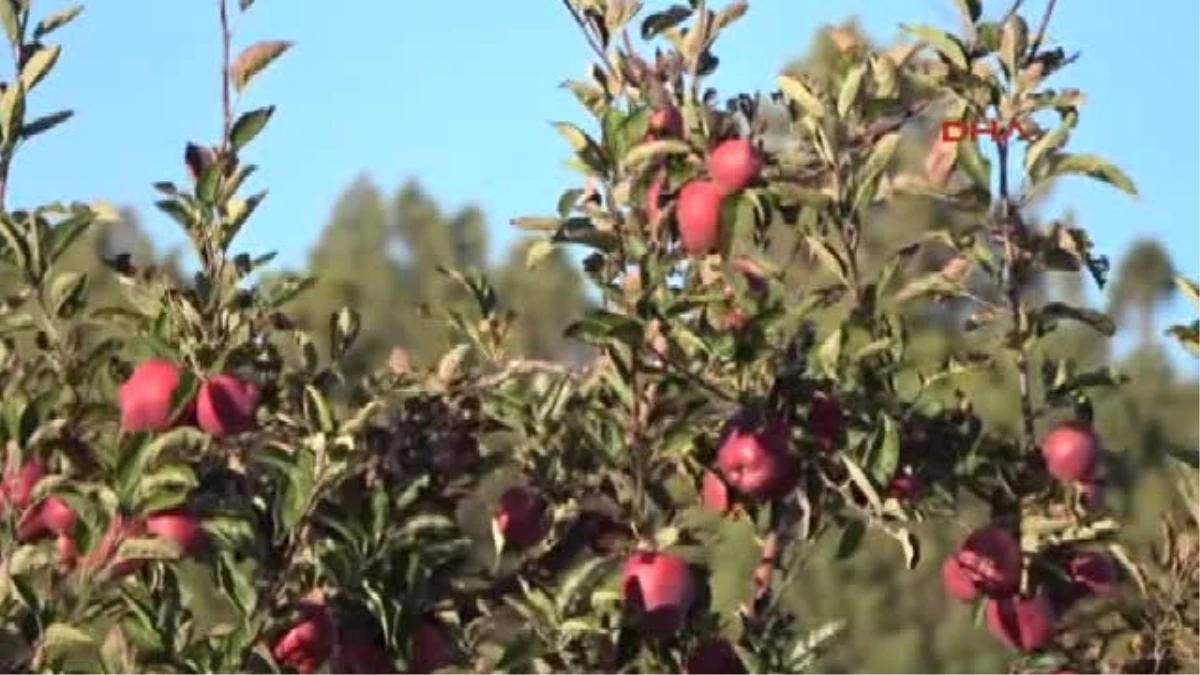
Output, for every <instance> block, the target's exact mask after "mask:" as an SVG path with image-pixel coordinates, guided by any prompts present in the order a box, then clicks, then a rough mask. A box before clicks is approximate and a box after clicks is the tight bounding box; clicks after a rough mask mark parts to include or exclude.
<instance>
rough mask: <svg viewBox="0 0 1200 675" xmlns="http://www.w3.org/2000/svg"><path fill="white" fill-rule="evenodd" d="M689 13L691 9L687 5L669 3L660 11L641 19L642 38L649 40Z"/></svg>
mask: <svg viewBox="0 0 1200 675" xmlns="http://www.w3.org/2000/svg"><path fill="white" fill-rule="evenodd" d="M691 15H692V10H691V8H689V7H688V6H687V5H671V6H670V7H668V8H666V9H665V10H663V11H661V12H654V13H653V14H650V15H649V16H647V17H646V18H645V19H644V20H643V21H642V28H641V33H642V39H643V40H649V39H651V38H653V37H654V36H656V35H658V34H659V33H661V32H663V31H665V30H668V29H671V28H674V27H675V26H678V25H679V24H681V23H683V22H684V21H686V20H687V18H688V17H690V16H691Z"/></svg>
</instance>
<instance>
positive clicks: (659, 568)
mask: <svg viewBox="0 0 1200 675" xmlns="http://www.w3.org/2000/svg"><path fill="white" fill-rule="evenodd" d="M621 587H622V588H623V589H624V594H625V602H626V604H627V605H629V606H631V607H632V608H634V610H635V611H638V612H642V613H644V619H645V625H646V627H647V628H649V629H650V630H652V631H662V632H670V631H674V630H676V629H678V628H679V627H680V626H681V625H682V624H683V621H684V619H685V618H686V617H687V613H688V610H690V609H691V606H692V601H693V600H694V599H695V595H696V588H695V580H694V579H693V578H692V570H691V569H690V568H689V567H688V564H687V562H686V561H685V560H684V559H683V558H680V557H679V556H676V555H672V554H670V553H662V552H659V551H635V552H634V553H633V554H632V555H630V556H629V558H628V559H627V560H626V561H625V567H624V570H623V573H622V575H621Z"/></svg>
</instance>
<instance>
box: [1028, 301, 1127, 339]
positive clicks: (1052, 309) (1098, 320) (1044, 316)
mask: <svg viewBox="0 0 1200 675" xmlns="http://www.w3.org/2000/svg"><path fill="white" fill-rule="evenodd" d="M1036 315H1037V317H1038V319H1040V320H1042V321H1053V320H1055V319H1073V320H1075V321H1078V322H1080V323H1084V324H1087V325H1088V326H1091V327H1092V328H1094V329H1095V330H1096V332H1098V333H1100V334H1102V335H1104V336H1106V337H1112V336H1113V335H1114V334H1115V333H1116V332H1117V324H1116V322H1114V321H1113V320H1112V317H1110V316H1108V315H1107V314H1105V313H1104V312H1101V311H1098V310H1094V309H1087V308H1085V307H1075V306H1073V305H1068V304H1067V303H1065V302H1048V303H1046V304H1045V305H1044V306H1042V307H1041V308H1040V309H1038V310H1037V312H1036Z"/></svg>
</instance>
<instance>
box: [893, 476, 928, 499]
mask: <svg viewBox="0 0 1200 675" xmlns="http://www.w3.org/2000/svg"><path fill="white" fill-rule="evenodd" d="M887 492H888V496H889V497H894V498H896V499H898V500H900V501H902V502H908V501H912V500H914V499H916V498H917V495H918V494H919V493H920V492H921V482H920V480H919V479H918V478H917V476H916V475H915V474H912V473H909V472H907V471H903V472H900V473H898V474H896V476H895V477H893V478H892V482H891V483H888V489H887Z"/></svg>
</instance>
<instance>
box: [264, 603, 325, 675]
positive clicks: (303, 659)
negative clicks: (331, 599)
mask: <svg viewBox="0 0 1200 675" xmlns="http://www.w3.org/2000/svg"><path fill="white" fill-rule="evenodd" d="M333 638H334V627H333V618H332V617H331V616H330V614H329V609H328V608H326V607H325V605H323V604H321V603H317V602H312V601H305V602H303V603H301V619H300V621H298V622H297V623H296V624H295V625H293V626H292V627H291V628H289V629H288V630H287V631H286V632H284V634H283V635H281V636H280V637H279V639H278V640H276V642H275V646H274V647H273V648H272V649H271V655H272V656H274V657H275V660H276V661H278V662H279V663H280V664H281V665H284V666H288V667H290V668H292V669H293V670H295V671H296V672H299V673H305V674H308V673H313V672H315V671H316V670H317V669H318V668H320V667H321V666H322V665H324V664H325V662H326V661H328V660H329V657H330V656H331V655H332V654H333V643H334V639H333Z"/></svg>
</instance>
